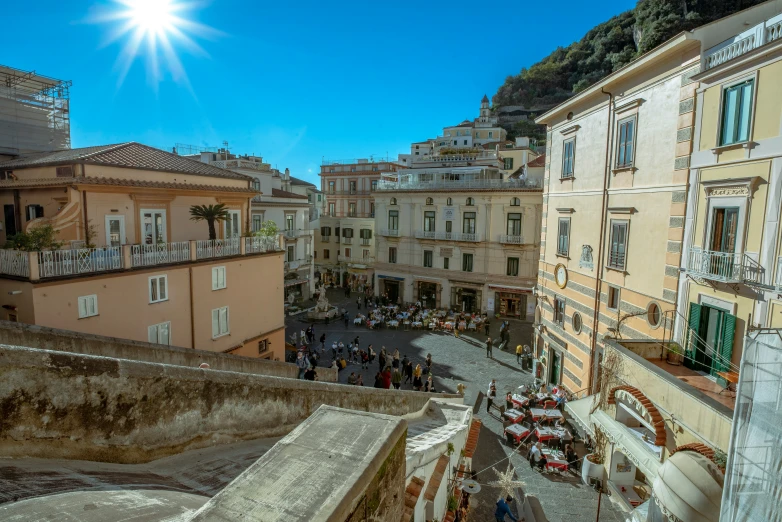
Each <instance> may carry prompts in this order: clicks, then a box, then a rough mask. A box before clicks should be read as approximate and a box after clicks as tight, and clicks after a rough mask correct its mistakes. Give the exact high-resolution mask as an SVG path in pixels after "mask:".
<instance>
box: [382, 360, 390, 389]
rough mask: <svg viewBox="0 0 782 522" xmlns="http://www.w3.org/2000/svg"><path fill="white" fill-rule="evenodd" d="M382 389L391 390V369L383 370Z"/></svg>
mask: <svg viewBox="0 0 782 522" xmlns="http://www.w3.org/2000/svg"><path fill="white" fill-rule="evenodd" d="M383 388H385V389H386V390H388V389H390V388H391V367H390V366H386V369H385V370H383Z"/></svg>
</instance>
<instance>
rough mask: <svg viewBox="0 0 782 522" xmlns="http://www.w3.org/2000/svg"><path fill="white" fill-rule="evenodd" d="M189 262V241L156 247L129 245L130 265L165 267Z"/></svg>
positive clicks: (161, 244) (160, 244)
mask: <svg viewBox="0 0 782 522" xmlns="http://www.w3.org/2000/svg"><path fill="white" fill-rule="evenodd" d="M189 260H190V241H179V242H177V243H158V244H156V245H131V247H130V264H131V266H132V267H133V268H136V267H139V266H153V265H165V264H167V263H181V262H182V261H189Z"/></svg>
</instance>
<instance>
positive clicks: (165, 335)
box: [158, 321, 171, 346]
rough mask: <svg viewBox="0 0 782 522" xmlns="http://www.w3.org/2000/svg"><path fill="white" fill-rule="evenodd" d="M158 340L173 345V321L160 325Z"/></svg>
mask: <svg viewBox="0 0 782 522" xmlns="http://www.w3.org/2000/svg"><path fill="white" fill-rule="evenodd" d="M158 342H159V343H160V344H165V345H168V346H170V345H171V322H170V321H166V322H165V323H161V324H159V325H158Z"/></svg>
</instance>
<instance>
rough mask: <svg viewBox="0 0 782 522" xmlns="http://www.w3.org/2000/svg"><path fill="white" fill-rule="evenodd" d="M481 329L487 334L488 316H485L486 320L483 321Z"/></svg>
mask: <svg viewBox="0 0 782 522" xmlns="http://www.w3.org/2000/svg"><path fill="white" fill-rule="evenodd" d="M483 331H484V332H485V333H486V335H489V317H488V316H486V322H485V323H483Z"/></svg>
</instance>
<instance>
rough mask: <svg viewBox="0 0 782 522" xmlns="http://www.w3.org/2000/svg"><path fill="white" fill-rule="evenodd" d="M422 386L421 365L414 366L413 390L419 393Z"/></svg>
mask: <svg viewBox="0 0 782 522" xmlns="http://www.w3.org/2000/svg"><path fill="white" fill-rule="evenodd" d="M423 386H424V383H423V381H421V365H420V364H416V365H415V370H413V389H414V390H417V391H421V388H422V387H423Z"/></svg>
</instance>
